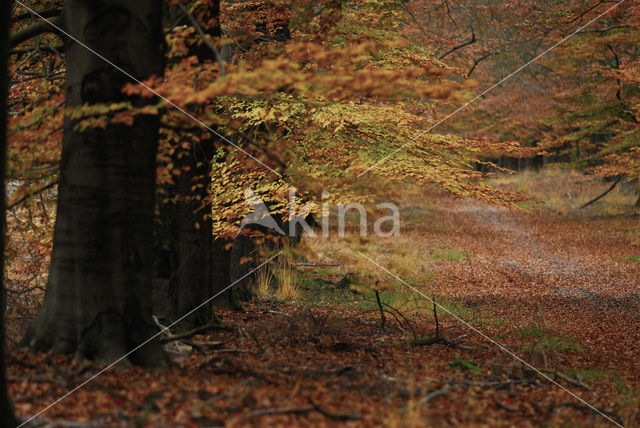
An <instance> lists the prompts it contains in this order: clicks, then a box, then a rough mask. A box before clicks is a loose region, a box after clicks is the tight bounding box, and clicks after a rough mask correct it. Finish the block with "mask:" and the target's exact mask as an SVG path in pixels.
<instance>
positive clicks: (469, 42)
mask: <svg viewBox="0 0 640 428" xmlns="http://www.w3.org/2000/svg"><path fill="white" fill-rule="evenodd" d="M475 41H476V33H475V32H474V31H473V27H471V39H470V40H467V41H466V42H464V43H460V44H459V45H456V46H454V47H452V48H451V49H449V50H447V51H446V52H444V53H443V54H442V55H440V56H439V57H438V59H439V60H440V59H443V58H444V57H446V56H447V55H449V54H452V53H454V52H455V51H457V50H458V49H462V48H463V47H465V46H468V45H470V44H471V43H474V42H475Z"/></svg>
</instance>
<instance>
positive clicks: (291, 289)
mask: <svg viewBox="0 0 640 428" xmlns="http://www.w3.org/2000/svg"><path fill="white" fill-rule="evenodd" d="M254 285H255V292H256V295H257V296H258V298H261V299H268V298H272V297H275V298H277V299H279V300H287V301H293V300H296V299H298V298H299V297H300V285H299V275H298V271H297V270H296V267H295V266H294V265H293V263H292V261H291V256H290V255H288V254H286V253H285V254H283V255H282V256H280V257H278V258H277V259H276V260H275V261H274V262H273V264H271V265H265V266H263V267H262V268H261V269H260V270H259V271H258V274H257V276H256V279H255V283H254Z"/></svg>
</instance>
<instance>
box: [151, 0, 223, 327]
mask: <svg viewBox="0 0 640 428" xmlns="http://www.w3.org/2000/svg"><path fill="white" fill-rule="evenodd" d="M208 12H209V14H210V16H211V18H212V19H213V20H214V21H215V22H217V24H216V25H215V26H213V27H212V28H210V29H205V31H206V32H207V33H208V34H209V35H210V36H211V37H213V38H218V37H220V36H221V35H222V31H221V28H220V25H219V22H220V21H219V20H220V1H219V0H215V1H214V2H213V5H212V6H211V7H210V8H209V10H208ZM187 22H188V21H187ZM190 53H191V54H193V55H196V56H197V57H198V59H199V60H200V61H202V62H204V61H215V60H216V58H215V55H214V53H213V52H212V51H211V49H210V48H209V47H208V46H207V45H206V44H205V43H202V44H201V45H200V46H198V47H194V48H193V49H192V52H190ZM214 138H215V137H214V136H211V138H208V139H196V138H191V139H190V141H189V144H190V147H189V148H188V149H187V150H188V152H184V151H182V152H180V151H176V154H175V157H174V164H175V165H176V166H177V167H178V168H180V167H187V168H186V169H184V170H183V171H182V173H181V174H180V175H179V176H177V177H176V178H175V184H174V185H172V186H170V188H169V189H168V191H169V193H170V194H172V196H178V197H179V200H178V202H177V204H174V203H173V202H169V203H161V205H160V206H159V210H160V224H159V225H158V228H157V233H156V242H157V245H156V246H157V248H158V250H159V251H160V253H161V254H160V257H161V258H160V262H159V263H157V264H156V281H155V284H154V312H155V313H156V314H157V315H158V316H159V317H161V318H163V319H164V320H165V321H168V322H173V321H175V320H177V319H179V318H181V317H182V316H184V315H185V314H187V313H189V312H190V311H192V310H193V309H194V308H196V307H198V306H199V305H202V304H203V303H204V302H206V301H207V300H209V299H211V297H213V296H214V295H215V293H216V292H218V291H219V290H222V289H224V287H226V286H227V285H228V284H229V282H228V279H229V274H228V263H229V262H228V252H229V250H228V249H226V248H225V246H224V243H223V242H214V237H213V225H212V222H211V216H210V214H211V206H210V205H209V204H205V205H204V208H203V202H204V201H207V200H209V198H210V188H211V186H210V174H211V168H212V160H213V155H214V150H215V148H214V141H215V140H214ZM194 184H199V185H200V186H196V187H193V186H194ZM163 260H166V261H167V262H163ZM214 303H219V304H220V305H222V306H224V299H215V300H214V301H209V302H207V304H205V305H203V306H202V307H201V308H200V309H198V310H197V311H196V312H195V313H193V314H192V315H191V316H189V317H187V318H186V319H185V320H183V321H182V322H181V323H180V327H182V328H184V329H191V328H193V327H195V326H197V325H203V324H207V323H210V322H211V321H212V320H213V319H214V317H215V315H214V313H213V305H214Z"/></svg>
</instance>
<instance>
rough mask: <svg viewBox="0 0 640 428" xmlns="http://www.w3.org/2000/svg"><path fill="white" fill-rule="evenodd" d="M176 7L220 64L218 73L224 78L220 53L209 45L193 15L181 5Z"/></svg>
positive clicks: (209, 42)
mask: <svg viewBox="0 0 640 428" xmlns="http://www.w3.org/2000/svg"><path fill="white" fill-rule="evenodd" d="M178 7H179V8H180V11H181V12H182V13H183V14H184V15H185V16H186V17H187V19H188V20H189V22H191V25H193V27H194V28H195V29H196V31H197V32H198V34H199V35H200V37H201V38H202V41H203V42H204V44H205V45H206V46H207V47H208V48H209V49H210V50H211V51H212V52H213V54H214V55H215V57H216V61H218V64H220V72H221V73H222V75H223V76H224V75H225V74H226V70H225V67H224V61H222V56H221V55H220V51H218V48H217V47H215V46H214V44H213V43H211V41H210V40H209V38H208V37H207V35H206V34H205V33H204V30H203V29H202V27H201V26H200V24H198V21H196V18H194V17H193V15H192V14H191V13H189V10H188V9H187V8H186V7H185V6H184V5H183V4H182V3H178Z"/></svg>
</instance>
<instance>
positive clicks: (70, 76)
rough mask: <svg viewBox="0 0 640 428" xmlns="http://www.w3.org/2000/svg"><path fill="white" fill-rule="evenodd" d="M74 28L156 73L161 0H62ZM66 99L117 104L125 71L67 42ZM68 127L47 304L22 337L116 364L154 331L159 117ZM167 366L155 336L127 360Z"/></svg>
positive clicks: (104, 50) (98, 46)
mask: <svg viewBox="0 0 640 428" xmlns="http://www.w3.org/2000/svg"><path fill="white" fill-rule="evenodd" d="M63 15H64V21H65V23H66V26H67V30H68V32H69V33H70V34H72V35H73V36H74V37H76V38H77V39H78V40H80V41H81V42H82V43H83V44H85V45H87V46H89V47H91V48H92V49H94V50H95V51H96V52H98V53H100V54H101V55H103V56H104V57H105V58H108V59H109V60H111V61H112V62H114V63H115V64H117V65H118V66H119V67H121V68H123V69H124V70H126V71H127V72H128V73H130V74H131V75H133V76H135V77H136V78H138V79H145V78H147V77H149V76H151V75H160V74H161V73H162V70H163V64H162V39H161V37H162V31H161V30H162V29H161V2H158V1H154V0H139V1H136V2H129V1H126V0H99V1H91V2H88V1H86V0H66V1H65V4H64V12H63ZM66 43H67V47H66V51H67V83H66V91H67V105H68V106H70V107H75V106H81V105H83V104H96V103H111V102H118V101H124V100H129V101H131V102H133V103H134V104H135V105H142V103H143V101H142V100H140V99H139V98H132V97H125V96H124V95H123V93H122V87H123V85H124V84H126V83H127V82H128V79H127V77H126V76H125V75H124V74H123V73H121V72H120V71H118V70H116V69H115V68H114V67H112V66H111V65H109V64H107V63H106V62H104V61H103V60H102V59H100V58H98V57H97V56H96V55H95V54H93V53H91V52H90V51H89V50H87V49H86V48H85V47H83V46H81V45H80V43H77V42H75V41H73V40H67V41H66ZM75 125H76V124H75V123H74V122H73V121H67V123H66V124H65V129H64V137H63V147H62V161H61V168H60V169H61V173H60V185H59V192H58V208H57V221H56V226H55V235H54V246H53V254H52V260H51V268H50V272H49V283H48V285H47V290H46V293H45V299H44V304H43V307H42V309H41V311H40V313H39V315H38V318H37V320H36V322H35V324H34V325H33V326H32V328H31V330H30V332H29V333H28V335H27V337H26V338H25V339H26V344H28V346H29V348H30V349H31V350H34V351H48V350H52V351H54V352H60V353H75V354H76V358H80V359H90V360H93V361H96V362H99V363H103V364H104V363H112V362H113V361H115V360H116V359H118V358H120V357H121V356H123V355H125V354H126V353H129V352H131V351H133V350H134V349H136V348H137V347H139V346H140V345H141V344H142V343H143V342H144V341H146V340H147V339H148V338H149V337H151V336H152V335H153V334H154V333H155V332H156V331H157V328H156V327H155V325H154V323H153V320H152V318H151V282H152V278H153V217H154V199H155V174H156V149H157V141H158V122H157V119H156V118H155V117H150V116H138V117H137V118H136V119H135V122H134V124H133V125H132V126H126V125H122V124H109V125H107V126H106V128H105V129H100V128H92V129H87V130H85V131H84V132H80V131H79V130H77V129H76V128H75ZM130 363H133V364H139V365H144V366H162V365H165V364H166V363H167V359H166V355H165V353H164V350H163V349H162V346H161V345H160V344H159V342H157V341H151V342H149V343H148V344H146V345H144V346H142V347H141V348H140V349H137V350H135V352H133V353H132V354H131V355H130V356H129V357H128V358H127V359H126V360H123V364H124V365H127V364H130Z"/></svg>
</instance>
